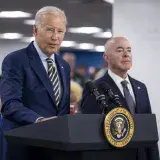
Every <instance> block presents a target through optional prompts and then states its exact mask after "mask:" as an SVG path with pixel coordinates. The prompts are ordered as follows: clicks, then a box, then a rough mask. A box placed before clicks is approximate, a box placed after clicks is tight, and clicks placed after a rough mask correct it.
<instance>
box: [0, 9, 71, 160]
mask: <svg viewBox="0 0 160 160" xmlns="http://www.w3.org/2000/svg"><path fill="white" fill-rule="evenodd" d="M66 25H67V19H66V15H65V13H64V11H62V10H60V9H59V8H57V7H53V6H47V7H43V8H42V9H40V10H39V11H38V12H37V14H36V16H35V25H34V27H33V34H34V37H35V41H34V42H31V43H30V44H29V46H28V47H26V48H23V49H20V50H18V51H14V52H12V53H10V54H8V55H7V56H6V57H5V59H4V61H3V64H2V79H1V83H0V95H1V100H2V110H1V111H2V114H3V120H2V121H3V128H2V129H3V131H7V130H10V129H13V128H16V127H21V126H24V125H28V124H33V123H38V122H42V121H46V120H49V119H54V118H55V117H56V116H62V115H65V114H68V113H69V112H70V67H69V65H68V63H67V62H66V61H64V60H63V59H62V58H61V57H60V56H59V55H58V54H57V53H58V51H59V48H60V46H61V43H62V41H63V39H64V36H65V32H66ZM1 127H2V126H1ZM44 132H45V131H44ZM47 132H48V131H47ZM53 136H54V135H53ZM2 143H5V144H3V147H1V148H0V150H1V151H0V153H2V152H3V153H5V155H6V156H7V158H6V159H7V160H32V159H34V160H36V159H37V160H41V159H47V155H45V153H44V152H45V149H43V151H42V152H38V153H36V152H35V154H31V155H30V154H29V153H30V152H29V150H28V148H27V147H19V146H18V145H16V147H15V145H13V146H12V145H8V150H7V151H6V150H5V148H6V142H5V139H4V140H3V142H2ZM2 149H3V150H2ZM30 149H31V148H30ZM3 159H4V160H5V157H3Z"/></svg>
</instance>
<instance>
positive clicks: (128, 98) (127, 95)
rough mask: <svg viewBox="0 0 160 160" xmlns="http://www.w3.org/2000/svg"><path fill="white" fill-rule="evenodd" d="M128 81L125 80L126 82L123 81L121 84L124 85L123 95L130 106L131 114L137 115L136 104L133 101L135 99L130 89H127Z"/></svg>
mask: <svg viewBox="0 0 160 160" xmlns="http://www.w3.org/2000/svg"><path fill="white" fill-rule="evenodd" d="M127 83H128V82H127V81H126V80H124V81H122V82H121V84H122V86H123V93H124V97H125V99H126V102H127V104H128V107H129V109H130V112H131V113H132V114H134V113H135V103H134V101H133V97H132V95H131V94H130V92H129V89H128V87H127Z"/></svg>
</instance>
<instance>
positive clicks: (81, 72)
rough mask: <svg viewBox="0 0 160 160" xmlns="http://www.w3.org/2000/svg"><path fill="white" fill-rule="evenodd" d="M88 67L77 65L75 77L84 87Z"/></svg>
mask: <svg viewBox="0 0 160 160" xmlns="http://www.w3.org/2000/svg"><path fill="white" fill-rule="evenodd" d="M86 72H87V68H86V66H85V65H79V66H77V67H76V71H75V73H74V76H73V79H74V80H75V81H76V82H77V83H79V84H80V85H81V87H82V88H84V86H85V82H86V81H87V78H86Z"/></svg>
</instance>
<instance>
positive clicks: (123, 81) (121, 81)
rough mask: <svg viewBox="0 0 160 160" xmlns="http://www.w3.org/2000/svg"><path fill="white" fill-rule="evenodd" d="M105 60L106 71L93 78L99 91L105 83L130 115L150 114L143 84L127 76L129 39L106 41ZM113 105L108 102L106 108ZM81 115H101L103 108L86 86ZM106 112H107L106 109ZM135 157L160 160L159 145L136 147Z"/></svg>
mask: <svg viewBox="0 0 160 160" xmlns="http://www.w3.org/2000/svg"><path fill="white" fill-rule="evenodd" d="M104 59H105V61H106V62H107V64H108V71H107V73H106V74H105V75H104V76H103V77H101V78H99V79H98V80H96V81H95V83H96V85H97V87H98V89H99V91H100V93H104V92H103V90H102V89H101V88H100V84H101V83H102V82H106V83H108V85H109V86H110V87H111V89H112V91H113V92H114V93H115V94H117V95H119V97H120V102H121V104H122V106H123V107H124V108H126V109H127V110H129V111H130V112H131V113H132V114H136V113H142V114H143V113H151V106H150V101H149V97H148V92H147V89H146V86H145V84H143V83H142V82H140V81H137V80H135V79H133V78H132V77H130V76H129V75H128V73H127V72H128V70H129V69H130V68H131V66H132V50H131V45H130V43H129V41H128V40H127V39H126V38H124V37H114V38H112V39H111V40H109V41H108V42H107V43H106V44H105V53H104ZM114 107H116V106H113V105H111V104H109V107H108V108H107V110H108V111H109V110H111V109H112V108H114ZM81 111H82V113H84V114H101V113H102V110H101V108H100V106H99V104H97V102H96V99H95V97H94V96H93V95H91V94H90V92H89V90H88V89H87V88H85V89H84V92H83V98H82V103H81ZM108 111H106V112H108ZM137 153H138V154H137V160H159V153H158V147H157V146H156V147H155V149H147V148H146V149H144V150H143V149H139V150H138V152H137Z"/></svg>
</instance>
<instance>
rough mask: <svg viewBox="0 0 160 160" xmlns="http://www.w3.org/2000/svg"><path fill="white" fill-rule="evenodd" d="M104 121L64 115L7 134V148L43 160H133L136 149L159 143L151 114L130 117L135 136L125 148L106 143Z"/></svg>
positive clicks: (93, 116) (92, 116) (98, 117)
mask: <svg viewBox="0 0 160 160" xmlns="http://www.w3.org/2000/svg"><path fill="white" fill-rule="evenodd" d="M104 118H105V115H101V114H77V115H66V116H61V117H59V118H56V119H53V120H49V121H45V122H41V123H36V124H31V125H27V126H23V127H20V128H17V129H13V130H10V131H7V132H5V137H6V139H7V142H8V143H9V144H15V146H16V145H21V146H32V148H36V151H37V153H36V152H34V154H38V155H39V153H43V152H45V160H51V159H52V160H97V159H98V160H102V159H108V160H116V159H118V160H126V159H129V160H135V159H136V155H137V149H138V148H141V149H143V148H144V147H145V148H151V147H153V146H155V144H156V143H157V142H158V131H157V125H156V117H155V115H154V114H136V115H134V116H133V119H134V122H135V132H134V135H133V137H132V140H131V141H130V142H129V144H127V146H125V147H124V148H115V147H113V146H111V145H110V144H109V143H108V142H107V140H106V138H105V136H104V127H103V122H104ZM39 159H44V158H42V157H41V156H40V157H39V158H37V160H39Z"/></svg>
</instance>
